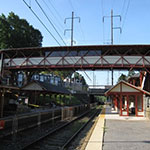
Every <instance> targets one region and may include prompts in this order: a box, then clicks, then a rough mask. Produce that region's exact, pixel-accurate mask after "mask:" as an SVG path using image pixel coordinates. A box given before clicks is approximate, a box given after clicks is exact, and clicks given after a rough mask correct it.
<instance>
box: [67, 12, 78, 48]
mask: <svg viewBox="0 0 150 150" xmlns="http://www.w3.org/2000/svg"><path fill="white" fill-rule="evenodd" d="M68 19H71V29H66V30H65V31H64V35H65V33H66V31H71V46H73V42H74V40H73V30H74V19H78V20H79V23H80V17H74V12H72V17H70V18H65V21H64V23H65V24H66V21H67V20H68Z"/></svg>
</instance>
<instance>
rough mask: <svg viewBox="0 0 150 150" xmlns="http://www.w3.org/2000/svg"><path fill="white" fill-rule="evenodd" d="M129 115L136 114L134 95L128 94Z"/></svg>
mask: <svg viewBox="0 0 150 150" xmlns="http://www.w3.org/2000/svg"><path fill="white" fill-rule="evenodd" d="M129 116H136V96H135V95H129Z"/></svg>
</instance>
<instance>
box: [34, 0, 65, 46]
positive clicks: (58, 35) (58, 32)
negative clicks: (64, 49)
mask: <svg viewBox="0 0 150 150" xmlns="http://www.w3.org/2000/svg"><path fill="white" fill-rule="evenodd" d="M35 2H36V3H37V5H38V6H39V8H40V9H41V11H42V12H43V14H44V15H45V17H46V18H47V20H48V21H49V23H50V24H51V26H52V27H53V28H54V30H55V32H56V33H57V34H58V36H59V37H60V39H61V40H62V42H63V43H64V45H65V46H66V43H65V41H64V40H63V38H62V37H61V35H60V34H59V32H58V31H57V29H56V27H55V26H54V24H53V23H52V21H51V20H50V19H49V17H48V16H47V14H46V12H45V11H44V10H43V8H42V6H41V5H40V3H39V2H38V1H37V0H35Z"/></svg>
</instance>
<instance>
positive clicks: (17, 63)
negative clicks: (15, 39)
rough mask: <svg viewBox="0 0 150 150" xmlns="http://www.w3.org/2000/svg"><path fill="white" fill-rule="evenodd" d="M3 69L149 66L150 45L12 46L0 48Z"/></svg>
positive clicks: (148, 67)
mask: <svg viewBox="0 0 150 150" xmlns="http://www.w3.org/2000/svg"><path fill="white" fill-rule="evenodd" d="M0 55H1V61H0V67H1V69H2V68H3V69H4V70H5V69H6V70H14V71H15V70H29V71H30V70H37V69H38V70H40V69H41V70H42V69H51V70H53V69H59V70H64V69H74V70H80V69H85V70H86V69H89V70H95V69H133V68H134V69H137V70H140V69H145V70H146V71H148V72H149V69H150V45H95V46H73V47H71V46H62V47H38V48H37V47H36V48H35V47H33V48H13V49H6V50H1V51H0Z"/></svg>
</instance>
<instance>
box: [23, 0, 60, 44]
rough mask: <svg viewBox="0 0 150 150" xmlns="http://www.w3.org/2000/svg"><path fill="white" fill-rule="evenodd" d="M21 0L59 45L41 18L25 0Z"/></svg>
mask: <svg viewBox="0 0 150 150" xmlns="http://www.w3.org/2000/svg"><path fill="white" fill-rule="evenodd" d="M23 2H24V3H25V4H26V6H27V7H28V8H29V9H30V10H31V12H32V13H33V14H34V16H35V17H36V18H37V19H38V20H39V22H40V23H41V24H42V25H43V26H44V28H45V29H46V30H47V32H48V33H49V34H50V35H51V36H52V38H53V39H54V40H55V41H56V43H57V44H58V45H59V46H61V44H60V43H59V42H58V40H57V39H56V38H55V37H54V35H53V34H52V33H51V32H50V31H49V29H48V28H47V27H46V25H45V24H44V23H43V22H42V20H41V19H40V18H39V17H38V16H37V14H36V13H35V12H34V11H33V9H32V8H31V6H30V5H28V4H27V3H26V2H25V0H23Z"/></svg>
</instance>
